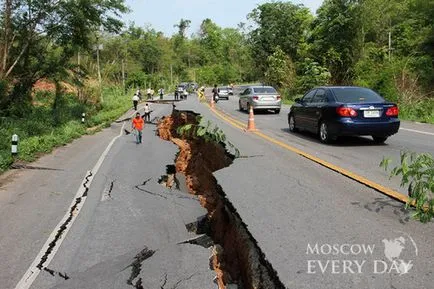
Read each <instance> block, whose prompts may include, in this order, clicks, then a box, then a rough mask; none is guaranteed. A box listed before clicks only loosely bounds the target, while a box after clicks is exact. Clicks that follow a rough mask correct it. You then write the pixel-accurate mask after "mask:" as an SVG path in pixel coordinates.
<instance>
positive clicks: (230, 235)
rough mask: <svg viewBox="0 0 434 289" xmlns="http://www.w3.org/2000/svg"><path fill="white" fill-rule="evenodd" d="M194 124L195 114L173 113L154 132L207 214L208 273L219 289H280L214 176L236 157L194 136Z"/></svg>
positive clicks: (244, 225)
mask: <svg viewBox="0 0 434 289" xmlns="http://www.w3.org/2000/svg"><path fill="white" fill-rule="evenodd" d="M198 124H199V121H198V115H197V114H196V113H194V112H191V111H178V110H176V109H174V110H173V112H172V114H171V115H170V116H168V117H165V118H163V119H162V120H161V121H160V122H159V124H158V131H157V132H158V134H159V136H160V138H162V139H164V140H166V141H171V142H173V143H175V144H176V145H177V146H178V147H179V152H178V154H177V156H176V159H175V169H176V173H179V174H183V175H184V177H185V180H186V186H187V189H188V192H189V193H190V194H193V195H196V196H198V197H199V200H200V203H201V205H202V206H203V207H204V208H206V209H207V212H208V214H207V219H208V224H209V226H208V228H209V230H208V232H207V234H208V235H209V236H210V237H211V239H212V240H213V243H214V247H213V255H212V257H211V259H210V267H211V268H212V269H213V270H214V271H215V272H216V275H217V278H216V282H217V283H218V286H219V288H222V289H223V288H233V287H235V288H245V289H251V288H252V289H253V288H267V289H271V288H285V286H284V285H283V284H282V282H281V281H280V280H279V278H278V276H277V273H276V271H275V270H274V269H273V268H272V266H271V264H270V263H269V262H268V261H267V260H266V258H265V255H264V253H263V252H262V250H261V249H260V248H259V246H258V244H257V242H256V240H255V239H254V238H253V236H252V235H251V233H250V232H249V231H248V229H247V226H246V224H245V223H243V221H242V218H241V216H240V215H239V214H238V213H237V211H236V209H235V208H234V206H233V205H232V204H231V202H230V201H229V200H228V199H227V198H226V194H225V192H224V191H223V189H222V188H221V186H220V185H219V184H218V183H217V180H216V178H215V177H214V175H213V172H215V171H217V170H220V169H223V168H225V167H228V166H230V165H231V164H232V162H233V160H234V158H235V157H234V156H233V155H231V154H230V153H228V152H227V150H226V147H225V144H224V143H221V142H220V143H217V142H213V141H206V139H207V138H206V137H203V134H202V133H201V134H197V129H198ZM186 125H188V127H189V130H188V132H187V133H183V134H180V133H179V128H180V127H183V126H186ZM207 133H212V132H207ZM199 135H202V136H199ZM208 139H209V138H208Z"/></svg>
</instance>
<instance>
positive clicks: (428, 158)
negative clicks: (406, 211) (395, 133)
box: [380, 152, 434, 223]
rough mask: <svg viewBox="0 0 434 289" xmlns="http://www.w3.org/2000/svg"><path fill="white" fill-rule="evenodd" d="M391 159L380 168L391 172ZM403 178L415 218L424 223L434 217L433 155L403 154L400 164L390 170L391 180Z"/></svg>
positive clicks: (409, 206)
mask: <svg viewBox="0 0 434 289" xmlns="http://www.w3.org/2000/svg"><path fill="white" fill-rule="evenodd" d="M391 162H392V160H391V159H388V158H384V159H383V161H382V162H381V164H380V166H381V167H383V168H384V169H385V170H386V171H389V167H390V163H391ZM396 176H398V177H400V178H401V187H407V190H408V195H409V197H410V199H409V202H408V203H407V208H410V209H411V208H413V207H414V209H415V213H414V214H413V217H414V218H416V219H418V220H420V221H421V222H423V223H427V222H430V221H431V220H432V218H433V217H434V158H433V156H432V155H431V154H428V153H426V154H416V153H412V152H402V153H401V158H400V162H399V164H398V165H397V166H395V167H394V168H393V169H391V170H390V178H392V177H396Z"/></svg>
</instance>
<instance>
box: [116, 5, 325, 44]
mask: <svg viewBox="0 0 434 289" xmlns="http://www.w3.org/2000/svg"><path fill="white" fill-rule="evenodd" d="M266 2H272V1H264V0H183V1H180V0H126V3H127V6H128V7H129V8H130V9H131V10H132V11H131V13H129V14H127V15H125V16H124V17H123V20H124V21H125V22H127V23H129V22H134V23H135V24H136V25H137V26H145V25H150V26H151V27H152V28H154V29H155V30H157V31H162V32H163V33H164V34H165V35H167V36H171V35H172V34H173V33H175V32H176V31H177V28H175V27H173V26H174V25H175V24H177V23H179V20H180V19H181V18H184V19H189V20H191V24H190V28H189V30H188V31H187V33H188V35H191V34H192V33H196V32H198V31H199V27H200V24H201V23H202V20H204V19H206V18H210V19H211V20H212V21H213V22H215V23H216V24H217V25H219V26H221V27H225V28H226V27H233V28H236V27H237V24H238V23H240V22H247V18H246V16H247V14H249V13H250V12H251V11H252V10H253V9H254V8H255V7H257V6H258V4H263V3H266ZM292 2H293V3H296V4H299V3H300V4H303V5H304V6H306V7H308V8H309V9H310V10H311V11H312V13H315V11H316V9H318V7H319V6H320V5H321V3H322V2H323V0H293V1H292Z"/></svg>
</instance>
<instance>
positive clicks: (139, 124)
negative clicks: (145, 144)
mask: <svg viewBox="0 0 434 289" xmlns="http://www.w3.org/2000/svg"><path fill="white" fill-rule="evenodd" d="M144 126H145V122H144V121H143V118H142V117H141V116H140V113H138V112H137V113H136V117H135V118H133V121H132V123H131V127H132V129H133V130H136V143H137V144H139V143H142V131H143V127H144Z"/></svg>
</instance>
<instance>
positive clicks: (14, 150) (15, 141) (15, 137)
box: [11, 134, 18, 156]
mask: <svg viewBox="0 0 434 289" xmlns="http://www.w3.org/2000/svg"><path fill="white" fill-rule="evenodd" d="M11 154H12V156H16V155H17V154H18V135H17V134H14V135H13V136H12V146H11Z"/></svg>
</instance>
